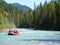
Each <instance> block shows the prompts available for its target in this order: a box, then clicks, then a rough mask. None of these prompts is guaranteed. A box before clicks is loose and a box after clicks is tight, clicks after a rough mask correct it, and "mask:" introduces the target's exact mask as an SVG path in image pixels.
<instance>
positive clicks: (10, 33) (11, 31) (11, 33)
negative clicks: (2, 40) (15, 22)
mask: <svg viewBox="0 0 60 45" xmlns="http://www.w3.org/2000/svg"><path fill="white" fill-rule="evenodd" d="M18 34H19V31H18V30H9V32H8V35H18Z"/></svg>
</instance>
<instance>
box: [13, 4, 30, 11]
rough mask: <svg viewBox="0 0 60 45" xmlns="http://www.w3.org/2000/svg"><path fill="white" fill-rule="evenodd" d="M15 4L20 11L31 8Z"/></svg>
mask: <svg viewBox="0 0 60 45" xmlns="http://www.w3.org/2000/svg"><path fill="white" fill-rule="evenodd" d="M13 6H14V7H16V8H17V9H18V10H19V11H23V12H26V11H28V10H29V9H30V8H29V7H27V6H25V5H20V4H18V3H13Z"/></svg>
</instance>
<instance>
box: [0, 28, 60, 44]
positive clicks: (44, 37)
mask: <svg viewBox="0 0 60 45" xmlns="http://www.w3.org/2000/svg"><path fill="white" fill-rule="evenodd" d="M17 30H19V31H20V35H8V32H4V33H0V45H60V31H39V30H35V31H34V30H32V29H25V28H20V29H17Z"/></svg>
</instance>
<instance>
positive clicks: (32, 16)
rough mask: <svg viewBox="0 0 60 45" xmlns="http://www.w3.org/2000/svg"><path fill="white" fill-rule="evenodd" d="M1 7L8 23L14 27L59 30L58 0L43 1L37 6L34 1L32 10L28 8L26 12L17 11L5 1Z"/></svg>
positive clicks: (59, 7)
mask: <svg viewBox="0 0 60 45" xmlns="http://www.w3.org/2000/svg"><path fill="white" fill-rule="evenodd" d="M3 2H4V1H3ZM0 6H1V4H0ZM1 7H4V8H3V9H4V10H5V12H7V14H8V15H7V14H5V17H6V18H7V19H8V21H9V23H14V24H15V25H16V27H19V28H34V29H41V30H60V0H51V2H49V3H47V1H45V3H44V4H43V5H42V3H40V5H38V6H35V3H34V10H31V9H29V11H27V12H22V10H21V11H19V10H17V9H16V8H15V7H13V5H12V4H7V3H6V2H5V3H4V5H3V6H1ZM6 15H7V16H6Z"/></svg>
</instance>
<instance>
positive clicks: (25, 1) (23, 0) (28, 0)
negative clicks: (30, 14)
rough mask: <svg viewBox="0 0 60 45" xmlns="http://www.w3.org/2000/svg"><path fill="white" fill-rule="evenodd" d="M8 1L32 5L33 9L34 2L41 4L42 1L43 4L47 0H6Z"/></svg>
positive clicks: (48, 0)
mask: <svg viewBox="0 0 60 45" xmlns="http://www.w3.org/2000/svg"><path fill="white" fill-rule="evenodd" d="M5 1H6V2H7V3H19V4H21V5H26V6H28V7H30V8H31V9H34V2H35V5H36V6H37V5H39V4H40V2H41V3H42V4H43V3H44V2H45V1H46V0H5ZM47 2H50V0H47Z"/></svg>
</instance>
